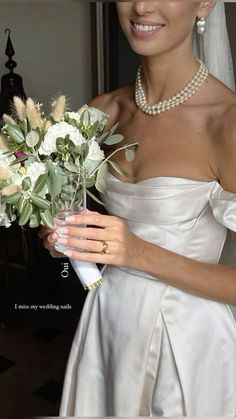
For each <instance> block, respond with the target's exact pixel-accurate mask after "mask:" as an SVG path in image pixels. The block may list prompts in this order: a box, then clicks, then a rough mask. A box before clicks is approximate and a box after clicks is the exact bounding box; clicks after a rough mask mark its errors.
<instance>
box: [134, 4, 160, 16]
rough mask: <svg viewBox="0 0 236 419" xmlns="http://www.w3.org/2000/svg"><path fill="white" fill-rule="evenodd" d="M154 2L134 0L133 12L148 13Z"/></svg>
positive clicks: (150, 11) (151, 9) (152, 8)
mask: <svg viewBox="0 0 236 419" xmlns="http://www.w3.org/2000/svg"><path fill="white" fill-rule="evenodd" d="M155 3H156V2H153V1H135V2H134V3H133V7H134V10H135V12H136V13H137V14H138V15H140V16H142V15H147V14H149V13H152V11H153V10H154V8H155Z"/></svg>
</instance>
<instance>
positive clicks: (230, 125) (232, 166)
mask: <svg viewBox="0 0 236 419" xmlns="http://www.w3.org/2000/svg"><path fill="white" fill-rule="evenodd" d="M217 95H219V98H221V99H219V100H218V103H219V106H218V110H217V112H216V114H215V115H214V113H213V114H212V119H213V120H214V119H215V122H214V124H215V128H216V129H215V137H214V146H215V150H216V156H217V167H218V175H219V180H220V183H221V185H222V187H223V188H224V189H226V190H229V191H231V192H236V93H235V92H233V91H232V90H230V89H228V88H227V87H226V86H224V85H222V86H220V85H217Z"/></svg>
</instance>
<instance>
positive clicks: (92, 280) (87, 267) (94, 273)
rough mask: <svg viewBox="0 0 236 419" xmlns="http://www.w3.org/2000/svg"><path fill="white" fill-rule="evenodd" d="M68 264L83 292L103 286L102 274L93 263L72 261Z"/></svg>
mask: <svg viewBox="0 0 236 419" xmlns="http://www.w3.org/2000/svg"><path fill="white" fill-rule="evenodd" d="M70 263H71V265H72V266H73V268H74V271H75V273H76V275H77V276H78V278H79V280H80V282H81V284H82V285H83V287H84V289H85V290H89V291H90V290H93V289H95V288H97V287H98V286H99V285H102V284H103V282H104V281H103V278H102V274H101V272H100V271H99V269H98V267H97V265H96V264H95V263H91V262H82V261H80V260H73V259H70Z"/></svg>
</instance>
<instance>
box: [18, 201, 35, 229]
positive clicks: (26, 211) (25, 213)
mask: <svg viewBox="0 0 236 419" xmlns="http://www.w3.org/2000/svg"><path fill="white" fill-rule="evenodd" d="M32 214H33V205H32V204H31V203H30V202H26V204H25V206H24V208H23V210H22V213H21V216H20V219H19V225H20V226H24V225H25V224H27V223H28V221H29V219H30V217H31V215H32Z"/></svg>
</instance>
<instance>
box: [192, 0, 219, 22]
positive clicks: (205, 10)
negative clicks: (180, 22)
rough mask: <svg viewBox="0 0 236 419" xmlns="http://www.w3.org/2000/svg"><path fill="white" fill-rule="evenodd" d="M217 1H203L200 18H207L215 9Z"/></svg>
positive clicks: (199, 10)
mask: <svg viewBox="0 0 236 419" xmlns="http://www.w3.org/2000/svg"><path fill="white" fill-rule="evenodd" d="M215 5H216V1H202V2H201V4H200V7H199V9H198V15H197V16H198V18H201V17H207V16H208V15H209V14H210V13H211V11H212V10H213V9H214V7H215Z"/></svg>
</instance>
